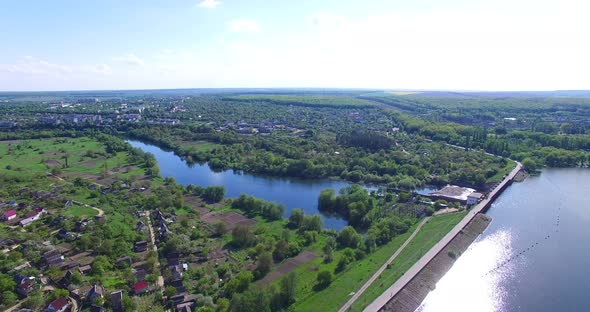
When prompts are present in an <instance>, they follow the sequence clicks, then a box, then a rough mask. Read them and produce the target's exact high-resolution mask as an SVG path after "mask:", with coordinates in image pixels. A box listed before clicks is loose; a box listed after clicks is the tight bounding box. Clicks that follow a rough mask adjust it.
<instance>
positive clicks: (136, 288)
mask: <svg viewBox="0 0 590 312" xmlns="http://www.w3.org/2000/svg"><path fill="white" fill-rule="evenodd" d="M148 287H149V285H148V282H146V281H141V282H138V283H135V284H134V285H133V287H132V288H133V293H134V294H136V295H139V294H143V293H145V292H147V291H148Z"/></svg>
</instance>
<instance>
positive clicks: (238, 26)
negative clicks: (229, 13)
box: [228, 19, 260, 33]
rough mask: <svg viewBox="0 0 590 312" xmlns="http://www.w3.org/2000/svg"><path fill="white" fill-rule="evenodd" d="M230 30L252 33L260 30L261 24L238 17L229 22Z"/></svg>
mask: <svg viewBox="0 0 590 312" xmlns="http://www.w3.org/2000/svg"><path fill="white" fill-rule="evenodd" d="M228 28H229V31H231V32H241V33H252V32H259V31H260V25H258V23H257V22H256V21H253V20H249V19H237V20H233V21H231V22H229V27H228Z"/></svg>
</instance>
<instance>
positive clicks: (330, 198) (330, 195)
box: [318, 189, 335, 211]
mask: <svg viewBox="0 0 590 312" xmlns="http://www.w3.org/2000/svg"><path fill="white" fill-rule="evenodd" d="M334 194H335V192H334V190H333V189H325V190H322V191H321V192H320V197H319V199H318V207H319V209H321V210H325V211H332V210H333V209H334Z"/></svg>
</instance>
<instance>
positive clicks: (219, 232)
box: [213, 220, 227, 236]
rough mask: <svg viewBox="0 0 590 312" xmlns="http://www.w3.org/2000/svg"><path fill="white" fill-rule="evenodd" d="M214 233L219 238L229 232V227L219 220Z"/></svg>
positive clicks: (215, 224) (214, 225) (214, 226)
mask: <svg viewBox="0 0 590 312" xmlns="http://www.w3.org/2000/svg"><path fill="white" fill-rule="evenodd" d="M213 232H214V233H215V235H217V236H221V235H223V234H225V232H227V225H226V224H225V222H223V221H221V220H219V221H217V222H215V223H214V224H213Z"/></svg>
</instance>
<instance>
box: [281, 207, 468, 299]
mask: <svg viewBox="0 0 590 312" xmlns="http://www.w3.org/2000/svg"><path fill="white" fill-rule="evenodd" d="M464 216H465V213H457V214H450V215H442V216H439V217H434V218H433V219H432V220H431V221H430V222H428V223H427V224H425V225H424V226H423V227H422V229H421V230H420V232H419V233H418V234H417V235H416V237H415V238H414V239H413V240H412V242H411V243H410V244H409V245H408V246H407V247H406V248H405V249H404V251H403V252H402V253H401V254H400V255H399V256H398V258H397V259H396V260H395V261H394V262H393V264H392V266H391V268H390V269H387V270H386V271H385V272H384V273H383V275H382V277H380V278H379V279H378V280H377V281H376V282H375V283H374V284H373V285H372V286H371V287H369V289H367V292H365V294H364V295H363V296H361V298H359V301H358V302H370V301H371V300H372V299H374V298H376V297H377V296H379V295H380V294H381V293H382V292H383V290H384V289H386V288H387V287H389V286H390V285H391V284H393V283H394V282H395V281H396V280H397V279H398V278H399V277H400V276H401V275H402V274H403V273H404V272H405V271H407V270H408V269H409V268H410V266H412V265H413V264H414V263H415V262H416V261H417V260H418V259H419V258H420V257H422V255H424V254H425V253H426V252H427V251H428V250H429V249H430V248H431V247H432V246H433V245H434V244H435V243H436V242H438V241H439V240H440V239H441V238H442V237H443V236H444V235H445V234H446V233H448V231H449V230H450V229H451V228H452V227H453V226H455V224H457V223H458V222H459V221H460V220H461V219H462V218H463V217H464ZM416 226H417V223H416V224H415V225H413V226H412V227H411V228H410V230H409V231H408V232H406V233H404V234H403V235H399V236H397V237H395V238H394V239H393V240H391V241H390V242H389V243H388V244H386V245H384V246H382V247H380V248H379V249H377V250H376V251H375V252H373V253H372V254H370V255H368V256H367V257H366V258H365V259H363V260H361V261H357V262H354V263H353V264H352V265H350V266H349V267H348V269H346V270H345V271H344V272H342V273H339V274H338V275H336V276H335V279H334V281H333V282H332V284H331V285H330V286H329V287H328V288H326V289H323V290H321V291H319V292H317V291H314V290H313V286H314V285H315V283H316V280H315V279H316V275H317V271H319V270H324V269H327V270H331V271H333V270H334V269H335V267H336V264H337V261H333V262H332V263H329V264H324V263H323V259H322V258H321V257H320V258H317V259H315V260H313V261H312V262H310V263H308V264H306V265H302V266H300V267H298V268H297V269H296V270H295V272H296V274H297V279H298V280H297V302H296V303H295V304H294V305H293V306H292V307H291V308H290V310H291V311H317V307H318V306H321V307H322V309H323V310H325V311H336V310H338V308H340V307H341V306H342V305H343V304H344V303H345V302H346V301H347V300H348V299H349V298H350V296H351V294H352V292H356V291H358V289H360V287H361V286H362V285H363V284H364V283H365V282H366V281H367V280H368V279H369V278H370V277H371V276H372V275H373V273H374V272H375V271H377V270H378V269H379V267H381V266H382V265H383V264H384V263H385V262H386V261H387V259H389V257H391V255H392V254H393V253H394V252H395V251H396V250H397V249H398V248H399V247H400V246H401V245H402V244H403V243H404V241H405V240H406V239H407V238H408V237H409V236H410V235H411V234H412V232H413V231H414V230H415V228H416ZM314 245H315V244H314ZM321 245H322V243H321V242H320V244H318V246H321ZM318 254H320V255H321V251H319V250H318ZM334 258H335V259H338V258H339V253H337V254H335V257H334ZM361 300H362V301H361ZM365 305H366V304H362V305H358V304H357V305H353V309H356V310H362V308H363V307H364V306H365Z"/></svg>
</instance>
